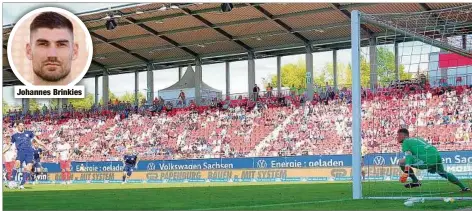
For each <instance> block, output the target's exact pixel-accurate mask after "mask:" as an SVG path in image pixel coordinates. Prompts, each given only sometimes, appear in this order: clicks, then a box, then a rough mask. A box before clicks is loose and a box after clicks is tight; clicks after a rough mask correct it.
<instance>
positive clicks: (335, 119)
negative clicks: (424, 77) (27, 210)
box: [3, 85, 472, 161]
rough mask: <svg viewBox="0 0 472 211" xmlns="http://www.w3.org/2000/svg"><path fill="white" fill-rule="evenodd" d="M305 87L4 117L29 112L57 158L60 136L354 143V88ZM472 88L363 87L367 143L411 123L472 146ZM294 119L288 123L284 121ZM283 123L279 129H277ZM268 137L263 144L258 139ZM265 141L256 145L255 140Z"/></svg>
mask: <svg viewBox="0 0 472 211" xmlns="http://www.w3.org/2000/svg"><path fill="white" fill-rule="evenodd" d="M315 90H316V93H315V95H314V99H313V100H312V101H306V100H305V99H306V96H305V95H303V94H302V95H298V94H297V93H293V92H289V93H286V94H283V95H277V94H275V93H272V88H270V91H271V93H270V94H268V93H259V91H258V92H257V93H258V94H257V95H258V96H257V97H254V98H255V99H257V101H256V102H254V101H253V100H252V97H249V99H248V98H242V97H241V98H237V99H229V98H227V99H225V100H217V99H214V100H213V103H212V104H210V105H209V106H196V104H195V103H194V102H190V106H188V107H183V108H173V107H170V106H166V105H167V104H166V103H165V102H164V101H163V100H161V99H159V98H156V100H155V101H154V102H153V105H152V106H151V107H149V106H140V107H138V106H134V105H132V104H130V103H121V102H111V104H109V105H108V108H107V109H104V108H101V107H100V106H97V107H92V108H91V109H90V110H77V109H74V108H73V106H70V105H69V106H67V107H64V108H63V109H62V111H59V109H47V108H46V109H43V110H40V111H34V112H33V113H32V114H28V115H23V114H21V112H19V111H16V112H15V111H11V112H10V113H9V114H8V115H6V116H5V118H4V123H6V124H5V125H6V126H5V127H4V128H3V133H4V135H7V134H12V133H13V132H14V130H15V129H14V122H15V121H16V120H19V119H20V120H22V121H24V122H25V124H26V127H27V129H29V130H33V131H34V132H35V133H36V134H37V136H38V137H39V138H40V139H42V140H43V141H44V142H45V143H46V144H47V146H48V149H46V150H45V153H46V154H45V156H44V158H45V160H46V161H52V160H54V157H55V147H56V143H57V142H58V140H59V139H65V140H66V141H67V142H69V144H70V145H71V146H72V148H73V151H74V153H73V155H72V159H74V160H82V161H99V160H101V161H104V160H118V159H120V158H121V156H122V154H123V153H124V151H125V149H126V148H127V147H132V148H133V149H135V150H136V151H137V152H139V153H140V155H141V157H142V158H143V159H190V158H192V159H194V158H223V157H246V156H293V155H330V154H349V153H351V152H352V150H351V149H352V145H351V126H352V115H351V114H352V113H351V111H352V109H351V104H350V103H351V93H350V91H349V90H347V89H341V90H335V89H334V88H331V87H324V88H319V89H315ZM471 95H472V89H471V88H470V87H467V86H456V87H440V88H430V87H416V86H409V85H406V86H402V87H401V88H398V87H389V88H383V89H382V88H379V89H377V90H376V91H370V90H367V89H366V90H363V91H362V98H363V100H362V118H363V119H362V142H363V145H364V146H365V149H366V150H365V151H366V152H364V153H378V152H382V153H387V152H398V151H399V150H400V148H399V145H398V144H397V143H396V142H395V132H396V130H397V129H398V128H399V127H406V128H408V129H409V130H410V131H411V133H412V135H418V136H422V137H425V138H426V139H427V141H429V142H431V143H432V144H433V145H435V146H437V147H438V148H439V149H440V150H472V144H470V136H471V135H472V134H471V133H472V132H471V126H472V98H471V97H470V96H471ZM283 122H286V124H282V123H283ZM276 128H277V130H276ZM263 140H264V141H265V143H269V144H264V145H261V146H262V147H258V145H260V144H261V143H262V141H263ZM255 149H257V150H255Z"/></svg>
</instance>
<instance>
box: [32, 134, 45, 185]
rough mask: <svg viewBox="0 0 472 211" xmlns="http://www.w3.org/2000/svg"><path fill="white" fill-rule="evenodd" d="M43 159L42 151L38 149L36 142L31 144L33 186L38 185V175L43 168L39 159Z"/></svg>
mask: <svg viewBox="0 0 472 211" xmlns="http://www.w3.org/2000/svg"><path fill="white" fill-rule="evenodd" d="M42 157H43V150H42V149H41V148H40V147H39V144H38V142H36V141H35V142H34V143H33V161H34V163H33V172H32V173H33V174H32V175H31V176H32V178H33V184H37V183H38V175H39V174H41V172H42V170H43V166H42V165H41V158H42Z"/></svg>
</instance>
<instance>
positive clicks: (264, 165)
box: [257, 160, 267, 168]
mask: <svg viewBox="0 0 472 211" xmlns="http://www.w3.org/2000/svg"><path fill="white" fill-rule="evenodd" d="M257 168H267V162H266V161H265V160H258V161H257Z"/></svg>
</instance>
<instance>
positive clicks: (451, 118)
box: [351, 5, 472, 200]
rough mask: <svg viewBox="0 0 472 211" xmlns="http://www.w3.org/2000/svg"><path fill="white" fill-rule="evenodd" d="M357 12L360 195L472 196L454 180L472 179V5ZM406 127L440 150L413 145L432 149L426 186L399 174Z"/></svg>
mask: <svg viewBox="0 0 472 211" xmlns="http://www.w3.org/2000/svg"><path fill="white" fill-rule="evenodd" d="M351 18H352V19H351V21H352V24H351V28H352V30H351V32H352V35H351V36H352V80H353V82H352V84H353V85H352V90H353V92H352V94H353V96H352V97H353V99H352V106H353V110H352V113H353V126H352V129H353V198H355V199H359V198H374V199H411V198H424V199H432V200H434V199H441V200H442V199H445V198H447V199H449V198H454V199H456V200H471V199H472V197H471V196H472V194H471V193H470V192H468V193H463V192H461V191H459V190H460V188H459V186H458V185H456V184H453V183H451V182H448V180H450V181H454V179H453V176H451V175H454V176H455V177H457V178H458V179H459V180H460V181H461V182H462V183H463V184H464V185H465V186H467V187H471V185H472V183H471V182H470V181H471V179H472V165H471V162H472V142H471V137H472V133H471V123H472V97H471V96H472V89H471V88H472V54H471V52H472V51H471V47H472V5H465V6H461V7H456V8H449V9H442V10H431V11H425V12H418V13H402V14H365V13H362V12H359V11H353V12H352V13H351ZM400 128H406V129H408V131H409V133H410V137H421V138H423V139H424V140H425V142H427V143H429V144H431V145H432V146H434V147H436V148H437V149H438V150H439V151H440V155H441V157H442V164H441V162H440V161H438V162H435V163H432V161H431V160H433V159H429V157H431V156H434V155H433V153H432V152H431V151H430V150H424V149H410V150H412V151H418V152H421V151H425V152H426V154H427V153H431V155H425V156H426V157H428V161H424V165H422V169H414V172H415V175H416V177H417V178H418V179H419V181H421V186H420V187H416V188H406V187H404V185H405V184H409V183H411V182H413V179H412V177H409V178H408V181H407V182H406V183H401V182H400V181H399V179H400V176H401V175H402V174H403V171H402V170H401V168H400V166H399V164H400V163H401V162H402V159H403V158H404V156H405V154H404V153H403V152H402V145H401V144H400V143H398V141H397V139H396V137H397V130H398V129H400ZM415 162H421V160H415ZM361 165H362V166H361ZM441 165H443V167H444V171H443V170H442V166H441ZM447 173H450V174H447Z"/></svg>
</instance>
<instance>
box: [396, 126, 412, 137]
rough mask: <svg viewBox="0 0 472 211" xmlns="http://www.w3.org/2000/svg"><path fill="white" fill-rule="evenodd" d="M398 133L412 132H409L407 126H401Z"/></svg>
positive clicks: (407, 133)
mask: <svg viewBox="0 0 472 211" xmlns="http://www.w3.org/2000/svg"><path fill="white" fill-rule="evenodd" d="M397 133H403V134H405V135H407V136H410V132H408V129H406V128H400V129H399V130H398V132H397Z"/></svg>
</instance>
